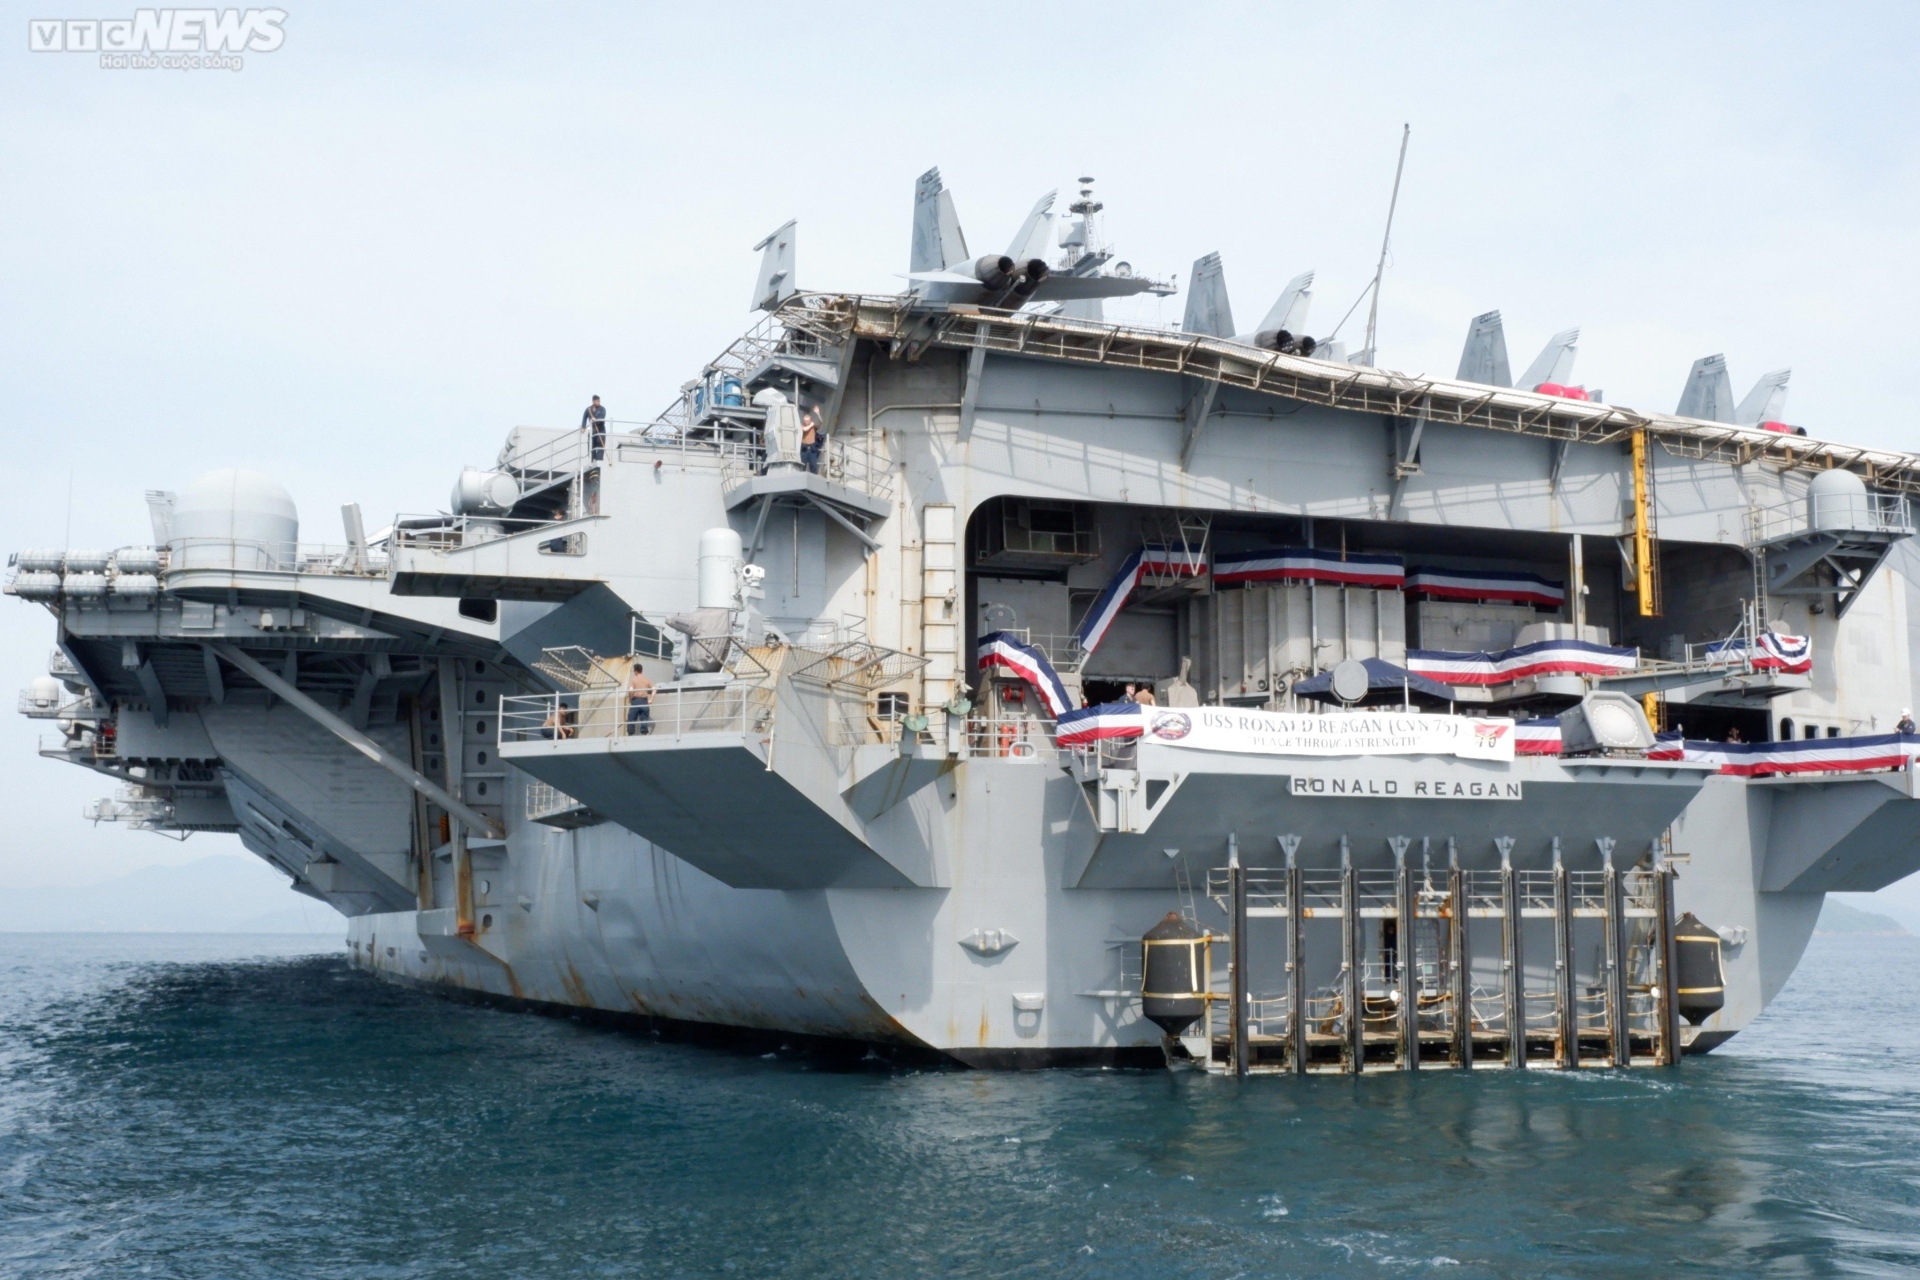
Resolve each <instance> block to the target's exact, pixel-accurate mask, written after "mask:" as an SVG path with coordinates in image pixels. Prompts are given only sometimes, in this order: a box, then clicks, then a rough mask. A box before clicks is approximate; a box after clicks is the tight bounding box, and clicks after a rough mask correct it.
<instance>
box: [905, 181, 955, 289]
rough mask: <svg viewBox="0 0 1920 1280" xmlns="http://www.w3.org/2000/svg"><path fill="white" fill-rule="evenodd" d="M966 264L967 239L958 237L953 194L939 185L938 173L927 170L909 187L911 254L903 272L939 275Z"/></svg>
mask: <svg viewBox="0 0 1920 1280" xmlns="http://www.w3.org/2000/svg"><path fill="white" fill-rule="evenodd" d="M967 260H968V255H967V239H966V237H965V236H963V235H962V234H960V215H959V214H958V213H957V212H955V211H954V207H953V193H952V192H950V191H948V190H947V189H946V186H945V185H944V184H942V183H941V181H940V170H939V169H938V168H933V169H929V170H927V171H926V172H925V173H923V174H921V175H920V180H919V181H918V182H916V183H914V185H913V250H912V254H911V256H910V258H909V264H908V266H907V270H909V271H941V270H944V269H946V268H947V267H951V266H954V265H955V264H957V263H961V262H965V261H967Z"/></svg>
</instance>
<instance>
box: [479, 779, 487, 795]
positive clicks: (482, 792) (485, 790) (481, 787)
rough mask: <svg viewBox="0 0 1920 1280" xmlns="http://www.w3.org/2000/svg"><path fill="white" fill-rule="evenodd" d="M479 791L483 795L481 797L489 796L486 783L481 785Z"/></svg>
mask: <svg viewBox="0 0 1920 1280" xmlns="http://www.w3.org/2000/svg"><path fill="white" fill-rule="evenodd" d="M479 791H480V794H481V795H485V794H487V784H486V783H484V782H483V783H481V784H480V786H479Z"/></svg>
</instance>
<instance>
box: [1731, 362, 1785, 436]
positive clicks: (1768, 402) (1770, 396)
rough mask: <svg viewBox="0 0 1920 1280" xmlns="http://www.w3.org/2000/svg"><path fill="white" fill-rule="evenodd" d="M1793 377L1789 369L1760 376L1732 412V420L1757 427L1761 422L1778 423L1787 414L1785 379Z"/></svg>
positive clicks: (1777, 370)
mask: <svg viewBox="0 0 1920 1280" xmlns="http://www.w3.org/2000/svg"><path fill="white" fill-rule="evenodd" d="M1792 376H1793V370H1791V369H1775V370H1774V371H1773V372H1772V373H1763V374H1761V375H1760V381H1758V382H1756V383H1754V384H1753V390H1751V391H1749V392H1747V398H1746V399H1744V400H1742V401H1741V402H1740V404H1739V406H1738V407H1737V408H1735V409H1734V411H1733V420H1734V421H1735V422H1737V423H1739V424H1741V425H1742V426H1747V427H1757V426H1759V425H1760V424H1761V423H1763V422H1778V421H1780V419H1782V418H1783V417H1785V416H1786V413H1787V379H1788V378H1791V377H1792Z"/></svg>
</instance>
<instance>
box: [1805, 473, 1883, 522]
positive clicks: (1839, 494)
mask: <svg viewBox="0 0 1920 1280" xmlns="http://www.w3.org/2000/svg"><path fill="white" fill-rule="evenodd" d="M1872 505H1873V504H1872V503H1871V502H1869V501H1868V500H1867V482H1866V481H1864V480H1862V479H1861V478H1860V477H1859V476H1857V475H1855V474H1853V472H1851V471H1843V470H1841V469H1840V468H1838V467H1835V468H1834V469H1833V470H1831V471H1822V472H1821V473H1820V474H1819V475H1817V476H1815V477H1814V478H1813V483H1811V484H1809V485H1808V486H1807V526H1808V527H1809V528H1811V529H1871V528H1873V523H1872V516H1873V511H1872Z"/></svg>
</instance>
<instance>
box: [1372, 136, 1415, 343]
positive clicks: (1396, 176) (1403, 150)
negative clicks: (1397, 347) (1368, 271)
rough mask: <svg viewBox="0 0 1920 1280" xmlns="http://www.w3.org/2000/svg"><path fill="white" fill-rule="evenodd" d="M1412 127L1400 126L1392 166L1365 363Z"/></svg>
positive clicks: (1377, 321) (1375, 320) (1374, 326)
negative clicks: (1396, 160) (1396, 155)
mask: <svg viewBox="0 0 1920 1280" xmlns="http://www.w3.org/2000/svg"><path fill="white" fill-rule="evenodd" d="M1412 136H1413V126H1412V125H1410V124H1403V125H1401V126H1400V160H1399V163H1397V164H1395V165H1394V166H1393V198H1392V199H1391V200H1389V201H1387V230H1386V233H1385V234H1384V235H1382V236H1381V237H1380V265H1379V266H1377V267H1375V268H1374V269H1373V301H1372V303H1370V304H1369V305H1368V307H1367V363H1368V364H1372V363H1373V362H1374V354H1373V342H1374V330H1375V328H1376V327H1377V326H1378V323H1379V320H1380V278H1381V277H1382V276H1384V275H1386V273H1387V246H1388V245H1389V244H1390V243H1392V241H1393V211H1394V209H1396V208H1397V207H1398V206H1399V204H1400V173H1401V171H1402V170H1404V169H1405V168H1406V167H1407V139H1408V138H1410V137H1412Z"/></svg>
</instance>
